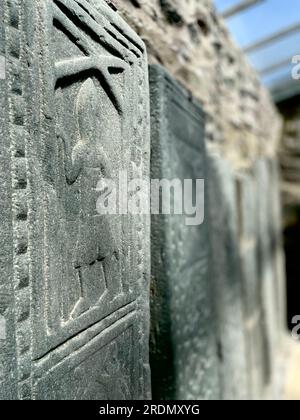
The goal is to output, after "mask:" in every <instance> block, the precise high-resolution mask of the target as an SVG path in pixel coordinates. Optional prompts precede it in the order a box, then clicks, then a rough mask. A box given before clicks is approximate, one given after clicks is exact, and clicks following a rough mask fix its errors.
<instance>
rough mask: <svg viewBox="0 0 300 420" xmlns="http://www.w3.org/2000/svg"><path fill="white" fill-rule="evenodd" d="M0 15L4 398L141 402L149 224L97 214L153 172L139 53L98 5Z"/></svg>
mask: <svg viewBox="0 0 300 420" xmlns="http://www.w3.org/2000/svg"><path fill="white" fill-rule="evenodd" d="M0 10H1V11H0V19H1V21H0V28H1V33H0V34H1V41H3V37H4V36H5V39H4V43H3V42H1V48H2V46H3V45H5V48H6V49H5V51H1V52H2V54H3V53H4V55H5V57H6V61H7V63H6V64H7V65H6V73H7V78H6V80H5V81H0V93H1V95H0V96H1V99H0V101H1V110H0V119H1V139H3V141H4V142H6V143H7V144H4V147H3V153H2V152H1V156H0V159H1V177H3V180H2V182H1V187H0V188H1V191H2V190H3V197H4V200H2V201H1V246H2V252H1V258H2V259H1V280H0V315H1V317H4V321H3V318H2V322H1V323H2V326H3V325H6V331H7V334H6V337H5V338H4V339H3V334H2V336H1V337H0V358H1V359H0V381H1V390H0V397H1V398H4V397H6V398H14V399H16V398H19V399H42V400H43V399H97V400H102V399H145V398H149V397H150V395H151V390H150V372H149V363H148V359H149V349H148V338H149V304H148V302H149V279H150V241H149V239H150V217H149V216H137V217H133V216H132V217H131V216H110V215H100V214H98V213H97V211H96V203H97V200H98V198H99V197H101V194H102V193H103V191H102V192H101V189H99V190H98V189H97V185H98V182H99V181H101V179H102V178H110V179H112V180H114V181H116V182H117V181H118V173H119V171H127V173H128V177H129V178H141V177H143V176H146V177H148V176H149V163H150V147H149V146H150V137H149V134H150V131H149V127H150V121H149V93H148V91H149V88H148V65H147V57H146V50H145V46H144V44H143V42H142V41H141V40H140V39H139V37H138V36H137V35H136V34H135V33H134V32H133V31H132V30H131V28H130V27H129V26H128V25H127V24H126V23H125V22H124V21H123V20H122V19H121V18H120V16H119V15H118V14H116V13H115V11H113V10H112V9H111V8H110V7H108V6H107V4H106V3H105V2H104V1H103V0H95V1H89V2H86V1H85V0H82V1H81V0H78V1H75V0H53V1H52V0H41V1H38V2H27V1H26V2H23V1H19V0H1V7H0ZM2 130H4V132H2ZM2 330H3V328H2Z"/></svg>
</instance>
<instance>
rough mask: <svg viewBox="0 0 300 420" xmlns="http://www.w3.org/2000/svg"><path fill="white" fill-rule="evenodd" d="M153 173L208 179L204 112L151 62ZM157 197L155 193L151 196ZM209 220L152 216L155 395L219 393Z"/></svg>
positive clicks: (157, 176)
mask: <svg viewBox="0 0 300 420" xmlns="http://www.w3.org/2000/svg"><path fill="white" fill-rule="evenodd" d="M150 92H151V119H152V120H151V128H152V158H151V178H152V179H166V180H173V179H175V178H177V179H179V180H181V181H183V180H188V179H190V180H196V179H206V151H205V144H204V114H203V112H202V109H201V107H200V106H199V105H198V104H197V103H196V102H194V101H193V100H192V99H191V98H190V96H189V95H188V93H187V92H186V91H185V90H184V89H182V88H181V87H179V86H178V85H177V84H176V83H175V82H174V81H173V79H171V77H169V76H168V75H167V74H166V73H165V71H164V70H163V69H162V68H161V67H158V66H151V67H150ZM152 198H153V197H152ZM208 229H209V224H208V221H207V219H205V222H204V223H203V224H202V225H200V226H187V225H186V221H185V216H184V215H183V216H182V215H164V216H162V215H159V216H157V215H153V216H152V337H151V346H152V348H151V371H152V389H153V397H154V398H156V399H181V400H185V399H217V398H218V397H219V384H218V364H217V352H216V342H215V324H214V318H213V313H212V305H211V302H212V299H211V289H210V286H211V284H210V282H211V276H210V260H209V251H210V247H209V240H208Z"/></svg>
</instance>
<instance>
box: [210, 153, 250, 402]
mask: <svg viewBox="0 0 300 420" xmlns="http://www.w3.org/2000/svg"><path fill="white" fill-rule="evenodd" d="M208 183H209V214H210V222H211V241H212V258H213V264H212V268H213V270H212V278H213V285H214V299H215V305H216V313H217V325H218V330H217V335H218V350H219V351H218V353H219V362H220V369H221V385H222V398H223V399H225V400H231V399H246V398H248V392H249V388H248V377H247V362H246V346H245V331H244V319H243V301H242V284H241V272H240V264H239V243H238V217H237V202H236V189H235V180H234V174H233V172H232V170H231V168H230V165H229V164H228V163H227V161H225V160H224V159H223V158H221V157H220V156H219V155H218V154H217V153H215V152H214V151H209V172H208Z"/></svg>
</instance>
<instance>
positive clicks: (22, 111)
mask: <svg viewBox="0 0 300 420" xmlns="http://www.w3.org/2000/svg"><path fill="white" fill-rule="evenodd" d="M5 19H6V22H5V23H6V25H5V35H6V43H5V44H6V58H7V67H6V72H7V73H6V75H7V84H8V106H9V113H8V116H9V121H8V125H9V135H10V140H11V168H12V188H13V194H12V209H13V245H14V255H13V258H14V282H13V289H14V301H15V335H16V356H17V382H18V398H19V399H29V398H30V394H31V339H30V332H31V328H30V301H31V296H30V284H29V283H30V280H29V249H28V235H29V232H28V176H27V154H26V139H27V134H28V132H27V129H26V121H27V116H26V104H25V101H24V80H23V79H22V78H23V77H24V75H25V74H26V70H25V63H26V57H25V55H26V51H25V39H24V36H23V23H24V8H23V2H22V1H21V0H6V2H5Z"/></svg>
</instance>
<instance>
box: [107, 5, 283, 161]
mask: <svg viewBox="0 0 300 420" xmlns="http://www.w3.org/2000/svg"><path fill="white" fill-rule="evenodd" d="M108 3H109V4H111V5H113V6H114V7H116V8H117V9H118V11H119V13H120V15H121V16H123V17H124V19H125V20H127V22H128V23H129V24H130V25H131V26H132V27H133V28H134V29H135V30H136V32H137V33H138V34H139V35H140V36H141V37H142V39H143V40H144V42H145V44H146V46H147V49H148V54H149V61H150V63H160V64H162V65H163V66H165V67H166V69H167V70H168V71H169V73H170V74H171V75H172V76H173V77H174V78H175V79H176V80H178V81H180V82H181V83H182V84H183V85H184V86H185V87H186V89H188V90H189V91H190V92H191V93H192V94H193V95H194V96H195V97H196V98H197V99H198V100H200V102H201V103H202V104H203V108H204V111H205V113H206V114H207V119H206V140H207V143H208V145H211V144H212V145H216V146H217V147H218V148H219V149H220V150H221V153H222V155H223V156H225V157H226V158H227V159H228V160H230V162H231V164H232V165H233V166H234V167H235V168H249V167H251V165H252V164H253V163H254V161H255V160H256V158H257V157H258V156H259V157H260V156H269V157H275V156H276V152H277V149H278V146H279V141H280V129H281V118H280V117H279V114H278V112H277V110H276V107H275V106H274V104H273V101H272V99H271V97H270V95H269V93H268V92H267V90H266V89H265V88H264V87H263V86H262V85H261V83H260V81H259V79H258V76H257V74H256V72H255V71H254V70H253V69H252V67H251V66H250V64H249V63H248V61H247V59H246V57H245V56H244V54H243V52H242V51H240V49H239V48H237V46H236V44H235V42H234V41H233V40H232V38H231V36H230V34H229V32H228V29H227V27H226V24H225V22H224V21H223V19H222V18H220V16H219V15H218V14H217V13H216V11H215V9H214V6H213V1H212V0H185V1H182V0H108Z"/></svg>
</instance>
